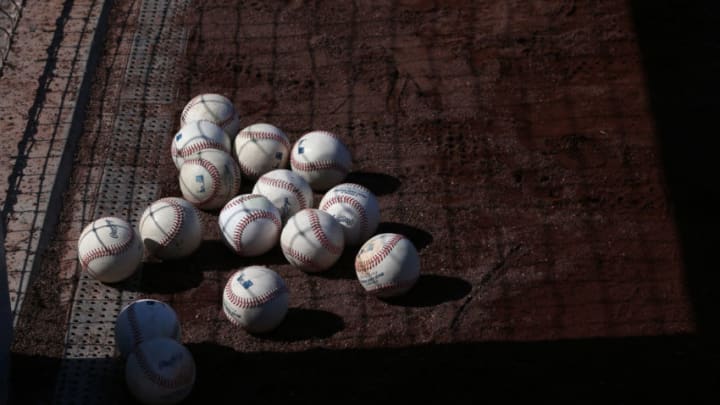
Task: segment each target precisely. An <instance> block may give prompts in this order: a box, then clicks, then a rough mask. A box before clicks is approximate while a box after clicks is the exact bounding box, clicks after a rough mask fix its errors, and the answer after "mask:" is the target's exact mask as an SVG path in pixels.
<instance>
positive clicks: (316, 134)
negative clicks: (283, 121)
mask: <svg viewBox="0 0 720 405" xmlns="http://www.w3.org/2000/svg"><path fill="white" fill-rule="evenodd" d="M290 166H291V167H292V169H293V171H295V172H296V173H298V174H299V175H300V176H301V177H302V178H304V179H305V180H306V181H307V182H308V184H310V187H312V189H313V190H315V191H324V190H327V189H329V188H330V187H332V186H335V185H338V184H340V183H341V182H342V181H343V180H344V179H345V176H347V174H348V173H349V172H350V169H351V168H352V159H351V157H350V151H348V149H347V147H346V146H345V144H343V143H342V141H341V140H340V138H338V136H337V135H335V134H333V133H331V132H326V131H313V132H308V133H307V134H305V135H303V136H302V137H300V139H298V141H297V142H295V145H293V148H292V151H291V153H290Z"/></svg>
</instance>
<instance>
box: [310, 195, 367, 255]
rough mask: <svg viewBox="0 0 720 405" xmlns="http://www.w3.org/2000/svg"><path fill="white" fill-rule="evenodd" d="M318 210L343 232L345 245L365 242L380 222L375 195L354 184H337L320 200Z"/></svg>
mask: <svg viewBox="0 0 720 405" xmlns="http://www.w3.org/2000/svg"><path fill="white" fill-rule="evenodd" d="M319 208H320V211H325V212H327V213H328V214H330V215H332V216H333V217H335V219H336V220H337V221H338V222H339V223H340V225H342V227H343V231H344V232H345V244H346V245H349V246H355V245H359V244H361V243H363V242H365V241H367V240H368V239H369V238H370V237H371V236H372V235H373V234H374V233H375V230H377V227H378V224H379V223H380V205H379V204H378V201H377V198H375V194H373V193H372V192H371V191H370V190H368V189H367V188H366V187H363V186H361V185H359V184H355V183H343V184H339V185H337V186H335V187H333V188H331V189H330V190H328V192H327V193H325V195H324V196H323V198H322V200H320V206H319Z"/></svg>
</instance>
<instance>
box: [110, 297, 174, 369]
mask: <svg viewBox="0 0 720 405" xmlns="http://www.w3.org/2000/svg"><path fill="white" fill-rule="evenodd" d="M159 337H166V338H171V339H174V340H177V341H180V322H179V321H178V317H177V314H176V313H175V311H174V310H173V309H172V308H171V307H170V305H168V304H166V303H164V302H162V301H158V300H153V299H141V300H137V301H134V302H132V303H130V304H128V305H126V306H125V307H124V308H123V309H122V310H121V311H120V314H118V317H117V319H116V320H115V344H116V346H117V348H118V351H119V352H120V354H121V355H122V356H123V357H127V356H128V355H129V354H130V353H131V352H132V351H133V350H134V349H135V347H136V346H137V345H139V344H140V343H142V342H144V341H147V340H151V339H155V338H159Z"/></svg>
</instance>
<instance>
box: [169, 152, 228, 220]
mask: <svg viewBox="0 0 720 405" xmlns="http://www.w3.org/2000/svg"><path fill="white" fill-rule="evenodd" d="M179 181H180V190H181V191H182V195H183V197H184V198H185V199H186V200H188V201H189V202H190V203H192V204H193V205H194V206H196V207H198V208H200V209H203V210H213V209H217V208H220V207H222V206H223V205H225V204H226V203H227V202H228V201H230V199H231V198H233V197H235V196H236V195H237V194H238V192H239V191H240V181H241V175H240V168H239V167H238V165H237V163H236V162H235V160H234V159H233V158H232V156H230V154H229V153H227V152H223V151H221V150H216V149H207V150H204V151H202V152H201V153H200V156H199V157H198V158H196V159H189V160H186V161H185V162H184V163H183V164H182V166H180V175H179Z"/></svg>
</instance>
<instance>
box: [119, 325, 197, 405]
mask: <svg viewBox="0 0 720 405" xmlns="http://www.w3.org/2000/svg"><path fill="white" fill-rule="evenodd" d="M125 382H126V383H127V386H128V388H129V390H130V392H131V393H132V395H133V396H134V397H135V398H137V399H138V400H139V401H140V402H142V403H145V404H176V403H178V402H180V401H182V400H183V399H185V398H186V397H187V396H188V395H189V394H190V392H192V389H193V386H194V385H195V360H194V359H193V357H192V353H190V351H189V350H188V349H187V348H186V347H185V346H183V345H182V344H181V343H179V342H178V341H176V340H174V339H170V338H166V337H160V338H155V339H150V340H146V341H144V342H142V343H140V344H139V345H138V346H137V347H136V348H135V350H134V351H132V352H131V353H130V354H129V355H128V358H127V362H126V364H125Z"/></svg>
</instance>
